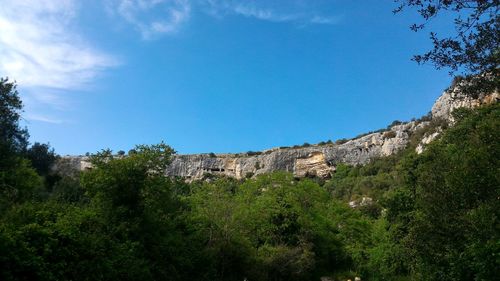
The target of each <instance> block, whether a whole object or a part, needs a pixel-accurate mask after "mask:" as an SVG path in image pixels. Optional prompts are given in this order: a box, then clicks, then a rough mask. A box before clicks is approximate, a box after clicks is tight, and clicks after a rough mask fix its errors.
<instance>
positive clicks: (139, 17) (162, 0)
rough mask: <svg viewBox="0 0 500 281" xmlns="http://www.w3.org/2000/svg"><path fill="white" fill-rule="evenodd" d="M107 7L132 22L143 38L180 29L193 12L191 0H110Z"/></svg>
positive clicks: (150, 37)
mask: <svg viewBox="0 0 500 281" xmlns="http://www.w3.org/2000/svg"><path fill="white" fill-rule="evenodd" d="M107 6H108V7H107V9H108V11H109V12H111V13H112V14H118V15H119V16H121V17H122V18H123V19H125V21H127V22H128V23H129V24H131V25H132V26H133V27H134V28H135V29H136V30H137V31H138V32H140V34H141V35H142V38H143V39H152V38H155V37H157V36H158V35H161V34H171V33H175V32H177V31H178V29H179V28H180V26H181V25H182V24H183V23H184V22H186V21H187V20H188V19H189V17H190V14H191V2H190V1H189V0H110V1H108V3H107Z"/></svg>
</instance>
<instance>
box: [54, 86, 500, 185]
mask: <svg viewBox="0 0 500 281" xmlns="http://www.w3.org/2000/svg"><path fill="white" fill-rule="evenodd" d="M498 99H499V94H498V93H497V92H495V93H493V94H488V95H479V96H478V97H477V98H471V97H468V96H467V95H464V94H462V93H460V92H459V91H457V90H452V91H445V92H444V93H443V94H442V95H441V96H440V97H439V98H438V99H437V100H436V102H435V103H434V105H433V106H432V109H431V111H430V116H426V117H423V118H421V119H418V120H413V121H409V122H395V124H392V125H389V126H388V127H387V128H386V129H381V130H377V131H376V132H370V133H366V134H362V135H361V136H358V137H355V138H353V139H350V140H341V141H338V142H336V143H333V142H331V143H323V144H316V145H306V146H294V147H277V148H272V149H268V150H264V151H259V152H247V153H245V152H243V153H236V154H213V153H205V154H191V155H175V156H174V157H173V160H172V163H171V164H170V165H169V166H168V168H167V169H166V171H165V174H166V175H167V176H174V177H182V178H185V179H187V180H189V181H192V180H200V179H203V178H204V177H207V176H209V175H219V176H221V175H223V176H228V177H232V178H236V179H242V178H246V177H253V176H256V175H260V174H266V173H272V172H276V171H285V172H291V173H293V174H294V175H295V176H297V177H304V176H318V177H320V178H329V177H330V176H331V174H332V173H333V172H335V167H336V166H337V165H339V164H348V165H362V164H366V163H368V162H370V160H372V159H377V158H380V157H384V156H389V155H393V154H395V153H397V152H400V151H401V150H403V149H404V148H406V147H408V146H409V145H410V143H412V144H413V145H414V146H415V149H417V151H419V152H421V151H422V150H423V148H424V147H425V145H426V144H428V143H429V142H430V141H432V140H433V139H434V138H436V137H437V136H438V135H439V132H440V131H441V129H440V128H439V126H440V123H443V121H444V123H448V122H451V121H452V115H451V113H452V112H453V111H454V110H455V109H457V108H461V107H464V108H473V107H477V106H479V105H482V104H489V103H494V102H497V101H498ZM88 159H89V158H88V157H86V156H67V157H64V158H63V159H62V161H61V162H60V163H59V166H60V167H56V168H55V169H68V168H69V169H77V170H83V169H85V168H89V167H90V164H89V163H88ZM61 166H65V167H61Z"/></svg>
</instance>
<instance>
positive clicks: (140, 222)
mask: <svg viewBox="0 0 500 281" xmlns="http://www.w3.org/2000/svg"><path fill="white" fill-rule="evenodd" d="M1 87H2V88H1V89H2V95H3V96H5V97H2V98H3V99H4V100H6V102H4V103H3V104H2V105H1V106H2V109H1V110H2V112H7V115H5V116H6V117H9V116H10V118H4V119H5V120H2V122H3V123H2V126H4V127H3V128H2V130H3V131H2V132H4V133H3V135H2V136H1V137H2V140H1V144H2V145H3V147H2V157H1V159H2V166H1V170H0V188H1V190H0V191H1V192H0V208H1V212H0V280H240V281H241V280H319V278H320V277H321V276H331V278H333V280H345V279H347V278H351V279H354V277H355V276H361V277H362V280H494V279H495V278H496V277H497V276H499V274H500V272H499V268H500V264H499V263H500V259H499V257H500V243H499V241H500V235H499V234H500V230H499V225H500V224H499V221H498V219H499V216H500V213H499V212H500V206H499V205H500V204H499V200H498V198H500V181H499V180H500V179H499V177H500V176H499V175H500V173H499V167H500V165H499V164H500V163H499V159H500V147H499V144H498V140H499V139H500V106H499V105H498V104H494V105H490V106H487V107H483V108H479V109H477V110H457V111H456V114H455V120H457V121H456V124H455V125H453V126H452V127H451V128H449V129H447V130H446V131H445V132H444V133H443V134H442V136H441V137H440V138H439V139H438V140H436V141H434V142H433V143H431V144H430V145H429V146H428V147H427V148H426V150H425V151H424V153H422V154H421V155H417V154H416V153H415V152H414V144H413V146H410V147H409V148H408V149H407V150H406V151H403V152H401V153H400V154H398V155H393V156H390V157H386V158H381V159H377V160H374V161H372V162H371V163H369V164H367V165H364V166H357V167H353V166H347V165H338V166H337V172H336V173H335V174H334V176H333V177H332V178H331V179H330V180H327V181H320V180H317V179H314V178H306V179H296V178H294V177H293V176H292V175H291V174H288V173H274V174H268V175H261V176H258V177H255V178H249V179H244V180H235V179H229V178H209V179H207V180H204V181H199V182H193V183H190V184H187V183H185V182H184V181H182V180H180V179H173V178H167V177H164V176H163V173H162V171H163V170H164V168H165V166H166V165H168V163H169V162H170V159H171V157H172V155H173V154H174V153H175V152H174V151H173V150H172V149H171V148H170V147H169V146H167V145H165V144H163V143H161V144H159V145H153V146H137V147H136V148H135V149H132V150H130V151H129V153H128V154H127V155H125V153H124V152H121V153H117V154H113V153H112V152H111V151H109V150H104V151H102V152H99V153H96V154H94V155H92V156H91V159H92V160H91V161H92V164H93V168H92V169H90V170H86V171H83V172H81V173H65V174H64V175H54V172H53V171H51V170H50V167H51V165H52V164H53V163H54V161H56V156H55V154H54V151H53V150H52V149H51V148H50V147H49V146H48V145H41V144H35V145H33V146H31V147H29V146H28V144H26V145H25V146H24V147H22V145H20V144H22V143H23V142H25V140H26V139H25V137H23V136H25V135H26V132H25V131H24V130H23V129H21V128H20V127H19V123H18V122H19V115H18V114H19V111H20V110H21V106H20V101H19V99H18V97H17V92H15V85H14V84H9V83H8V82H7V81H5V80H2V83H1ZM436 122H437V121H436V120H435V121H434V123H433V124H441V123H436ZM433 126H437V125H431V126H428V127H427V128H434V127H433ZM5 132H7V133H5ZM424 133H425V132H417V133H416V136H415V138H417V137H421V136H422V135H423V134H424ZM49 179H50V180H49ZM368 199H369V200H368ZM349 202H351V203H353V202H354V203H355V204H354V205H353V204H351V206H349V204H348V203H349Z"/></svg>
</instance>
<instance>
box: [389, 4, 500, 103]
mask: <svg viewBox="0 0 500 281" xmlns="http://www.w3.org/2000/svg"><path fill="white" fill-rule="evenodd" d="M395 1H396V2H398V3H399V6H398V8H396V9H395V11H394V12H395V13H398V12H400V11H402V10H403V9H404V8H406V7H410V8H416V9H417V12H418V13H419V14H420V16H421V17H422V18H423V19H424V23H421V24H418V23H415V24H413V25H412V26H411V29H412V30H414V31H418V30H421V29H423V28H424V27H426V26H427V25H428V24H429V22H430V21H431V20H432V19H433V18H435V17H438V16H439V15H441V14H445V13H454V14H455V15H456V16H455V18H454V21H453V23H454V25H455V30H456V34H452V35H449V36H448V37H444V38H442V37H439V36H438V34H437V33H435V32H431V33H430V38H431V41H432V44H433V49H432V50H430V51H428V52H427V53H424V54H423V55H415V56H414V58H413V59H414V60H415V61H416V62H418V63H419V64H424V63H430V64H432V65H434V66H435V67H436V68H437V69H441V68H447V69H449V71H450V74H454V73H457V72H459V73H461V74H462V75H463V76H464V77H463V80H464V82H465V83H459V84H457V86H459V87H460V88H461V90H462V91H465V92H466V93H468V94H471V95H477V94H479V93H491V92H493V91H495V90H497V89H498V85H499V83H500V81H499V74H500V72H499V69H498V66H499V65H500V48H499V46H500V33H499V32H498V30H499V29H500V13H499V7H500V2H499V1H498V0H395Z"/></svg>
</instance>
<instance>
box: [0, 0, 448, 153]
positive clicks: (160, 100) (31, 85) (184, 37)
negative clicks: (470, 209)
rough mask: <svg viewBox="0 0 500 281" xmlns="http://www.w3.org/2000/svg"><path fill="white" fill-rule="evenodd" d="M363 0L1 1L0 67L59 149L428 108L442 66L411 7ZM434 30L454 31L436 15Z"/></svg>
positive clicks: (212, 144) (325, 129) (333, 125)
mask: <svg viewBox="0 0 500 281" xmlns="http://www.w3.org/2000/svg"><path fill="white" fill-rule="evenodd" d="M395 6H396V4H395V3H394V2H393V1H390V0H387V1H380V0H377V1H375V0H366V1H351V0H345V1H342V0H331V1H321V0H318V1H313V0H308V1H306V0H288V1H272V0H267V1H229V0H104V1H97V0H94V1H92V0H89V1H77V0H18V1H9V0H0V57H1V60H0V76H3V77H4V76H8V77H10V78H11V79H15V80H16V81H17V82H18V84H19V91H20V94H21V96H22V98H23V100H24V103H25V112H24V118H25V124H26V125H27V126H28V129H29V131H30V134H31V140H32V141H39V142H50V144H51V145H52V146H53V147H55V149H56V151H57V152H58V153H60V154H83V153H85V152H95V151H98V150H100V149H103V148H111V149H113V150H115V151H116V150H125V151H127V150H128V149H130V148H132V147H133V146H134V145H135V144H154V143H159V142H160V141H162V140H163V141H165V142H166V143H168V144H170V145H171V146H172V147H174V149H176V150H177V151H178V152H179V153H200V152H215V153H221V152H244V151H248V150H262V149H266V148H271V147H276V146H287V145H294V144H302V143H304V142H309V143H317V142H320V141H323V140H328V139H332V140H335V139H339V138H349V137H354V136H356V135H357V134H360V133H363V132H366V131H370V130H375V129H378V128H381V127H385V126H386V125H387V124H389V123H391V122H392V121H393V120H395V119H399V120H409V119H411V118H412V117H419V116H421V115H423V114H425V113H427V112H428V111H429V110H430V108H431V106H432V104H433V102H434V101H435V99H436V98H437V97H438V96H439V95H440V94H441V92H442V91H443V89H445V88H446V87H447V86H448V85H449V83H450V80H451V78H450V77H449V76H448V74H447V72H446V71H437V70H435V69H433V68H432V67H431V66H418V65H417V64H416V63H414V62H412V61H411V60H410V59H411V57H412V55H413V54H417V53H421V52H423V51H425V50H427V49H429V47H430V42H429V40H428V34H427V31H424V32H420V33H414V32H412V31H410V30H409V25H410V24H411V23H414V22H419V20H420V19H419V18H418V17H417V16H416V14H415V13H414V11H413V12H410V11H408V12H406V13H402V14H399V15H393V14H392V10H393V9H394V8H395ZM432 24H433V25H432V29H433V30H436V31H437V32H438V34H443V35H444V34H446V33H447V32H449V31H450V26H448V25H447V24H446V23H445V22H444V21H443V22H442V21H439V20H436V21H434V22H433V23H432Z"/></svg>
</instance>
